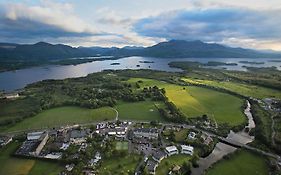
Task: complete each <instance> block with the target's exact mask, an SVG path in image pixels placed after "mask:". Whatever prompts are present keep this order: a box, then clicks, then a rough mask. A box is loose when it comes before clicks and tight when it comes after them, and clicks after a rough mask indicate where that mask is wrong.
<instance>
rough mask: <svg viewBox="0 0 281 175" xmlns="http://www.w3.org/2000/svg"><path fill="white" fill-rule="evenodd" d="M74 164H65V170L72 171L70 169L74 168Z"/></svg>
mask: <svg viewBox="0 0 281 175" xmlns="http://www.w3.org/2000/svg"><path fill="white" fill-rule="evenodd" d="M74 166H75V165H74V164H73V163H72V164H70V165H66V166H65V169H66V171H68V172H70V171H72V169H73V168H74Z"/></svg>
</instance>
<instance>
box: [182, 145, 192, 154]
mask: <svg viewBox="0 0 281 175" xmlns="http://www.w3.org/2000/svg"><path fill="white" fill-rule="evenodd" d="M193 150H194V148H193V147H192V146H189V145H181V153H182V154H189V155H191V156H192V155H193Z"/></svg>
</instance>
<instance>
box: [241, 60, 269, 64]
mask: <svg viewBox="0 0 281 175" xmlns="http://www.w3.org/2000/svg"><path fill="white" fill-rule="evenodd" d="M239 63H243V64H264V62H256V61H239Z"/></svg>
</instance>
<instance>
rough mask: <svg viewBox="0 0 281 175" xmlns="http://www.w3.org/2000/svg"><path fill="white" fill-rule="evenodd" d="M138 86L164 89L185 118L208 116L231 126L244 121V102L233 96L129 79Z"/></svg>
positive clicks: (191, 87)
mask: <svg viewBox="0 0 281 175" xmlns="http://www.w3.org/2000/svg"><path fill="white" fill-rule="evenodd" d="M139 80H142V81H143V83H139V84H140V86H141V87H142V88H143V87H148V86H155V85H156V86H158V87H160V88H165V90H166V96H167V97H168V98H169V100H170V101H172V102H173V103H174V104H175V105H176V106H177V107H178V108H179V109H180V110H181V111H182V112H183V113H184V114H185V115H186V116H188V117H197V116H202V115H203V114H208V115H209V116H210V117H212V118H213V119H215V120H216V121H217V122H218V123H228V124H230V125H232V126H234V125H239V124H242V123H243V122H245V121H246V117H245V116H244V114H243V112H242V110H241V106H242V105H243V103H244V101H243V100H242V99H240V98H238V97H235V96H233V95H229V94H227V93H222V92H218V91H215V90H211V89H207V88H201V87H197V86H185V87H183V86H179V85H174V84H169V83H166V82H162V81H157V80H152V79H142V78H131V79H130V80H129V82H130V83H132V84H134V83H136V82H137V81H139Z"/></svg>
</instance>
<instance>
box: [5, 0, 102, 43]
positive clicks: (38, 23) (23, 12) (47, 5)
mask: <svg viewBox="0 0 281 175" xmlns="http://www.w3.org/2000/svg"><path fill="white" fill-rule="evenodd" d="M102 34H103V32H101V31H99V30H97V29H95V28H94V27H93V26H91V25H89V24H87V23H86V22H84V21H83V20H81V19H80V18H79V17H77V16H76V15H75V14H74V12H73V7H72V5H71V4H68V3H54V2H53V1H42V3H41V4H40V5H37V6H35V5H34V6H27V5H26V4H23V3H9V4H4V5H3V4H2V5H0V39H1V40H5V39H6V40H7V39H9V38H10V37H14V38H18V39H21V40H25V39H26V40H32V39H35V38H37V39H41V38H57V37H78V36H80V37H83V36H93V35H102Z"/></svg>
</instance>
